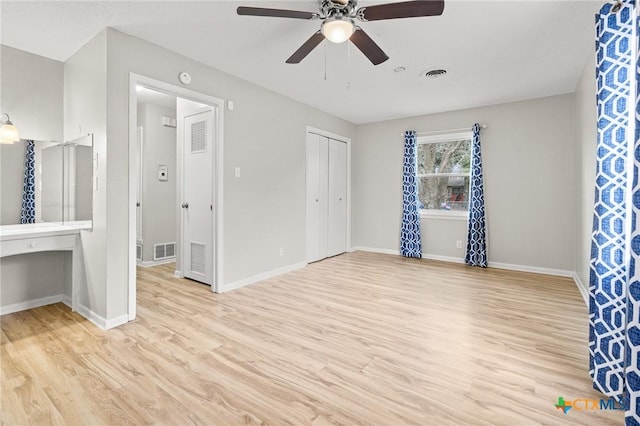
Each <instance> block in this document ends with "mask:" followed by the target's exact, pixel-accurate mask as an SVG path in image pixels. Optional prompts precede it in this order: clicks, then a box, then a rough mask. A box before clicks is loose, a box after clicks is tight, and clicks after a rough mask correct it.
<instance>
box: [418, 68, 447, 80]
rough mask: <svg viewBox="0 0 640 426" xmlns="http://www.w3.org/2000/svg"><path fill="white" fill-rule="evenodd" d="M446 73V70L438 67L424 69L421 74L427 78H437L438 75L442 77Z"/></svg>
mask: <svg viewBox="0 0 640 426" xmlns="http://www.w3.org/2000/svg"><path fill="white" fill-rule="evenodd" d="M446 73H447V70H443V69H438V70H430V71H425V72H424V73H423V74H424V76H425V77H427V78H438V77H443V76H444V75H445V74H446Z"/></svg>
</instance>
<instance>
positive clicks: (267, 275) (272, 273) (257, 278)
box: [219, 262, 307, 293]
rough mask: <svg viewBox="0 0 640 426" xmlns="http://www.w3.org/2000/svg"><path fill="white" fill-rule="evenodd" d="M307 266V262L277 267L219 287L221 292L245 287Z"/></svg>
mask: <svg viewBox="0 0 640 426" xmlns="http://www.w3.org/2000/svg"><path fill="white" fill-rule="evenodd" d="M305 266H307V263H306V262H301V263H296V264H294V265H289V266H284V267H282V268H277V269H274V270H272V271H268V272H264V273H262V274H258V275H254V276H252V277H249V278H244V279H242V280H238V281H234V282H232V283H229V284H225V285H222V286H221V287H222V288H220V289H219V293H224V292H227V291H231V290H235V289H237V288H240V287H244V286H247V285H249V284H253V283H257V282H258V281H264V280H267V279H269V278H273V277H277V276H278V275H282V274H286V273H287V272H291V271H295V270H297V269H302V268H304V267H305Z"/></svg>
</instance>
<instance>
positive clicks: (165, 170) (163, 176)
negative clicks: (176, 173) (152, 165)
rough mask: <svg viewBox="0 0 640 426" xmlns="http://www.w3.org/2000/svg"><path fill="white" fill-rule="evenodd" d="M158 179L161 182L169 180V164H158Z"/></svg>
mask: <svg viewBox="0 0 640 426" xmlns="http://www.w3.org/2000/svg"><path fill="white" fill-rule="evenodd" d="M158 180H159V181H163V182H164V181H167V180H169V166H167V165H166V164H159V165H158Z"/></svg>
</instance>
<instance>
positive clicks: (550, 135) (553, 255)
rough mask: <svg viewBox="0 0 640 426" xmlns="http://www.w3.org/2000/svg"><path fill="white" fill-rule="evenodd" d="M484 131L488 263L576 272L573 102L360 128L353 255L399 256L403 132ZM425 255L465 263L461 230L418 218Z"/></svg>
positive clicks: (545, 101) (460, 225) (558, 99)
mask: <svg viewBox="0 0 640 426" xmlns="http://www.w3.org/2000/svg"><path fill="white" fill-rule="evenodd" d="M476 122H478V123H481V124H487V126H488V127H487V128H486V129H484V130H483V131H482V134H481V140H482V154H483V166H484V176H485V200H486V212H487V228H488V252H489V261H490V262H493V263H494V264H495V263H502V264H508V265H518V266H527V267H534V268H545V269H552V270H561V271H573V270H574V256H573V250H574V216H575V202H574V200H575V195H574V188H575V161H574V142H573V141H574V138H575V129H574V112H573V95H563V96H554V97H549V98H542V99H534V100H530V101H523V102H516V103H510V104H502V105H494V106H488V107H482V108H474V109H468V110H462V111H454V112H447V113H441V114H433V115H426V116H420V117H411V118H405V119H398V120H392V121H386V122H380V123H371V124H364V125H361V126H358V128H357V132H356V138H355V142H354V144H353V157H352V158H353V165H352V167H353V169H352V170H353V171H352V173H353V194H354V195H353V237H352V241H353V246H356V247H357V246H360V247H371V248H376V249H385V250H396V251H397V250H398V247H399V233H400V221H401V216H402V192H401V190H402V155H403V139H402V136H401V135H402V133H403V132H404V131H405V130H416V131H419V132H425V131H433V130H446V129H456V128H461V127H467V126H468V127H469V128H470V127H471V126H472V125H473V123H476ZM422 233H423V252H424V253H425V254H426V255H432V256H445V257H452V258H459V259H461V258H463V257H464V250H463V249H456V248H455V241H456V240H462V241H463V246H464V241H465V239H466V221H464V220H457V221H454V220H446V219H423V220H422Z"/></svg>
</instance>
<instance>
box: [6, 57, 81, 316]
mask: <svg viewBox="0 0 640 426" xmlns="http://www.w3.org/2000/svg"><path fill="white" fill-rule="evenodd" d="M0 57H1V58H2V61H1V64H0V75H1V76H2V78H0V112H7V113H8V114H9V115H10V117H11V120H12V121H13V123H14V124H15V126H16V127H17V128H18V131H19V132H20V137H21V138H22V139H34V140H38V141H50V140H56V141H62V139H63V137H62V136H63V134H62V114H63V64H62V63H61V62H58V61H54V60H51V59H47V58H44V57H42V56H38V55H34V54H31V53H27V52H24V51H21V50H17V49H14V48H11V47H7V46H3V45H0ZM0 152H1V154H2V161H1V163H2V164H1V165H0V167H2V176H3V182H2V185H1V187H2V206H3V207H2V213H1V215H2V217H1V221H2V224H7V223H19V222H20V220H19V218H20V207H19V206H20V203H21V201H22V184H21V182H22V179H23V174H24V166H23V165H24V144H23V143H19V144H15V145H13V146H8V145H3V148H2V150H0ZM5 153H8V154H9V155H7V156H5ZM16 163H18V167H15V164H16ZM10 166H11V167H10ZM9 169H11V170H12V176H11V177H7V175H6V172H7V171H8V170H9ZM5 178H7V179H8V180H10V181H12V182H13V183H12V184H10V182H6V181H5ZM7 184H8V185H9V187H15V188H17V189H16V190H15V191H8V190H7V186H6V185H7ZM16 203H17V204H16ZM9 205H11V206H15V205H17V206H18V207H17V209H16V208H14V207H12V208H11V213H7V211H6V209H5V208H6V207H7V206H9ZM69 266H70V257H69V256H67V255H65V254H63V253H37V254H29V255H18V256H10V257H6V258H2V260H0V270H1V273H0V305H1V306H7V305H12V304H18V303H25V302H28V301H30V300H33V299H40V298H46V297H51V296H59V295H60V294H62V293H63V291H64V283H65V281H66V280H67V279H68V278H69V276H68V275H65V270H66V269H68V267H69ZM69 296H70V295H69Z"/></svg>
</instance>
